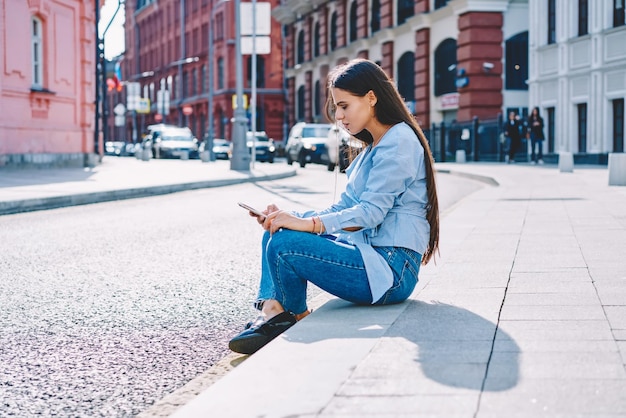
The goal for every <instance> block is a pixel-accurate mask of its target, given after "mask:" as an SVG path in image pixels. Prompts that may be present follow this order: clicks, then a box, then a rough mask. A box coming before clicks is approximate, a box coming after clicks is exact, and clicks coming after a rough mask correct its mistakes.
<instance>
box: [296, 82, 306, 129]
mask: <svg viewBox="0 0 626 418" xmlns="http://www.w3.org/2000/svg"><path fill="white" fill-rule="evenodd" d="M297 103H298V120H299V121H303V120H304V86H300V88H298V102H297Z"/></svg>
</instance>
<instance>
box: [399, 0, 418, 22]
mask: <svg viewBox="0 0 626 418" xmlns="http://www.w3.org/2000/svg"><path fill="white" fill-rule="evenodd" d="M414 4H415V2H414V1H413V0H398V25H401V24H402V23H404V22H406V20H407V19H408V18H410V17H411V16H413V15H415V7H414Z"/></svg>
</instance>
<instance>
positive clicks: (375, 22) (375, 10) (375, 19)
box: [370, 0, 380, 33]
mask: <svg viewBox="0 0 626 418" xmlns="http://www.w3.org/2000/svg"><path fill="white" fill-rule="evenodd" d="M370 29H371V31H372V33H376V32H378V31H379V30H380V0H372V20H371V22H370Z"/></svg>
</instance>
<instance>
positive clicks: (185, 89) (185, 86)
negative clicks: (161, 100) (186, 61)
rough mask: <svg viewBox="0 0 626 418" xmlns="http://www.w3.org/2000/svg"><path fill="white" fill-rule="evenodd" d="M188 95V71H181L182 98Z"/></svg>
mask: <svg viewBox="0 0 626 418" xmlns="http://www.w3.org/2000/svg"><path fill="white" fill-rule="evenodd" d="M188 96H189V73H188V72H187V71H183V92H182V97H181V99H182V98H185V97H188Z"/></svg>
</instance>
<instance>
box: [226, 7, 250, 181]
mask: <svg viewBox="0 0 626 418" xmlns="http://www.w3.org/2000/svg"><path fill="white" fill-rule="evenodd" d="M235 64H236V77H237V84H236V94H237V108H236V109H235V112H234V117H233V158H232V160H231V161H230V169H231V170H238V171H249V170H250V154H249V153H248V146H247V144H246V122H247V120H246V111H245V109H244V108H243V68H242V63H241V0H235Z"/></svg>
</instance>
